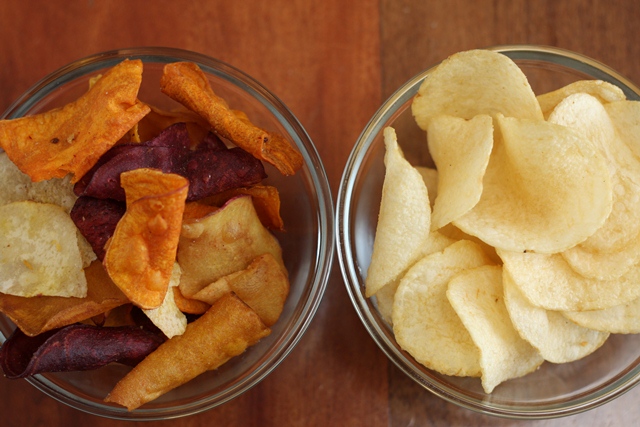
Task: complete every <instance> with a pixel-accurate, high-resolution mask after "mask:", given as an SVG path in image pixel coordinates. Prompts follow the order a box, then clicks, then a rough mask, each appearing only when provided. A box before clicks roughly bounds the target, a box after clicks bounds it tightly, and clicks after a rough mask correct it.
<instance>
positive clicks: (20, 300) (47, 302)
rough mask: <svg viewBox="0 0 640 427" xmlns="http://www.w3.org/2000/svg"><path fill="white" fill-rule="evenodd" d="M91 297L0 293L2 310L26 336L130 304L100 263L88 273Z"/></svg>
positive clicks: (96, 263)
mask: <svg viewBox="0 0 640 427" xmlns="http://www.w3.org/2000/svg"><path fill="white" fill-rule="evenodd" d="M84 273H85V276H86V278H87V296H86V297H84V298H67V297H52V296H36V297H30V298H25V297H18V296H14V295H7V294H0V311H1V312H2V313H4V314H5V315H6V316H7V317H8V318H10V319H11V320H12V321H13V323H15V324H16V326H18V328H20V329H21V330H22V332H24V333H25V334H26V335H29V336H36V335H38V334H41V333H42V332H46V331H50V330H52V329H56V328H60V327H62V326H67V325H70V324H72V323H76V322H80V321H82V320H85V319H89V318H91V317H93V316H97V315H99V314H102V313H105V312H107V311H109V310H111V309H113V308H115V307H118V306H121V305H124V304H127V303H128V302H129V300H128V299H127V297H126V296H125V295H124V294H123V293H122V292H121V291H120V289H118V287H117V286H115V285H114V284H113V282H112V281H111V279H110V278H109V276H108V275H107V273H106V272H105V271H104V268H103V267H102V264H101V263H100V262H99V261H95V262H93V263H91V265H90V266H89V267H87V268H86V269H85V271H84Z"/></svg>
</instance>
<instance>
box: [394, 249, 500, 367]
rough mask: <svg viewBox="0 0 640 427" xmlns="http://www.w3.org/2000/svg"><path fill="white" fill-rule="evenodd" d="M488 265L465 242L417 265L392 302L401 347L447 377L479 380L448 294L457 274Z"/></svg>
mask: <svg viewBox="0 0 640 427" xmlns="http://www.w3.org/2000/svg"><path fill="white" fill-rule="evenodd" d="M489 262H490V261H489V259H488V258H487V256H486V255H485V254H484V252H483V251H482V249H480V247H479V246H478V245H476V244H475V243H473V242H470V241H466V240H461V241H459V242H456V243H454V244H452V245H450V246H448V247H447V248H446V249H444V251H442V252H437V253H434V254H431V255H428V256H426V257H424V258H422V259H421V260H419V261H418V262H417V263H415V264H414V265H413V266H412V267H411V268H410V269H409V270H408V271H407V273H406V274H405V275H404V276H403V277H402V279H401V280H400V284H399V285H398V289H397V291H396V293H395V299H394V303H393V312H392V320H393V332H394V334H395V337H396V341H397V342H398V344H399V345H400V347H402V348H403V349H404V350H405V351H407V352H408V353H409V354H411V355H412V356H413V358H414V359H416V360H417V361H418V362H419V363H421V364H423V365H424V366H426V367H427V368H429V369H433V370H435V371H438V372H440V373H442V374H444V375H457V376H479V375H480V365H479V354H478V350H477V348H476V346H475V344H474V343H473V341H472V340H471V336H470V335H469V333H468V332H467V330H466V329H465V327H464V325H463V324H462V322H460V318H459V317H458V315H456V313H455V311H453V308H452V307H451V305H450V304H449V302H448V301H447V295H446V292H447V285H448V283H449V280H451V278H452V277H453V276H454V275H455V274H457V273H459V272H462V271H465V270H467V269H470V268H475V267H479V266H482V265H486V264H488V263H489Z"/></svg>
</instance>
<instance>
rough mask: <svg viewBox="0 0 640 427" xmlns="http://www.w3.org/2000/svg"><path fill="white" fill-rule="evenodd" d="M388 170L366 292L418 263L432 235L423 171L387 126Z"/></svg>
mask: <svg viewBox="0 0 640 427" xmlns="http://www.w3.org/2000/svg"><path fill="white" fill-rule="evenodd" d="M383 132H384V143H385V147H386V153H385V157H384V162H385V167H386V172H385V178H384V183H383V186H382V201H381V202H380V212H379V215H378V225H377V228H376V238H375V241H374V244H373V254H372V256H371V264H370V265H369V270H368V271H367V278H366V282H365V283H366V295H367V297H370V296H372V295H375V293H376V292H378V291H379V290H380V289H382V288H383V287H384V286H386V285H387V284H389V283H391V282H394V281H396V280H398V279H399V278H400V276H401V275H402V274H403V273H404V272H405V271H406V270H407V268H409V267H410V266H411V265H412V264H413V263H414V262H416V261H417V260H418V259H419V257H420V255H421V248H422V246H423V245H424V244H425V243H426V241H427V239H428V237H429V229H430V226H431V205H430V203H429V194H428V193H427V187H426V185H425V183H424V181H423V180H422V176H420V173H419V172H418V171H417V170H416V169H415V168H414V167H413V166H411V165H410V164H409V162H408V161H407V160H406V159H405V158H404V154H403V153H402V149H401V148H400V146H399V145H398V141H397V138H396V133H395V130H394V129H393V128H385V129H384V131H383Z"/></svg>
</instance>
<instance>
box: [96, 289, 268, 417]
mask: <svg viewBox="0 0 640 427" xmlns="http://www.w3.org/2000/svg"><path fill="white" fill-rule="evenodd" d="M270 332H271V331H270V330H269V328H267V327H266V326H265V325H264V324H263V323H262V321H261V320H260V317H258V315H257V314H256V313H255V312H254V311H253V310H251V309H250V308H249V307H248V306H247V305H246V304H244V303H243V302H242V301H240V299H238V298H237V297H236V296H234V295H233V294H227V295H226V296H225V297H223V298H221V299H219V300H218V301H216V303H215V304H214V305H213V306H212V307H211V309H209V310H208V311H207V312H206V313H205V314H203V315H202V316H201V317H200V318H198V319H197V320H195V321H194V322H191V323H189V324H188V325H187V329H186V331H185V332H184V334H182V335H177V336H175V337H173V338H171V339H170V340H168V341H166V342H165V343H164V344H162V345H161V346H160V347H158V349H157V350H156V351H154V352H153V353H151V354H150V355H149V356H147V357H146V358H145V359H144V360H143V361H142V362H140V363H139V364H138V365H137V366H136V367H135V368H133V370H131V372H129V373H128V374H127V375H125V376H124V378H122V379H121V380H120V381H119V382H118V383H117V384H116V386H115V387H114V388H113V390H111V392H110V393H109V395H108V396H107V397H106V399H105V401H106V402H113V403H117V404H119V405H122V406H124V407H126V408H127V409H128V410H129V411H132V410H134V409H136V408H138V407H140V406H141V405H143V404H145V403H146V402H149V401H151V400H153V399H155V398H157V397H159V396H161V395H163V394H165V393H167V392H168V391H170V390H172V389H174V388H176V387H178V386H180V385H182V384H184V383H186V382H187V381H189V380H191V379H193V378H195V377H197V376H198V375H200V374H202V373H203V372H206V371H210V370H215V369H217V368H218V367H219V366H220V365H222V364H223V363H225V362H226V361H227V360H229V359H231V358H232V357H234V356H238V355H239V354H241V353H243V352H244V351H245V350H246V349H247V347H249V346H251V345H253V344H255V343H256V342H258V341H259V340H260V339H261V338H264V337H265V336H267V335H269V333H270Z"/></svg>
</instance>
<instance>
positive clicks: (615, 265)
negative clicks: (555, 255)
mask: <svg viewBox="0 0 640 427" xmlns="http://www.w3.org/2000/svg"><path fill="white" fill-rule="evenodd" d="M561 255H562V257H563V258H564V259H565V261H566V262H567V263H568V264H569V265H570V266H571V268H572V269H573V270H574V271H575V272H576V273H578V274H580V275H581V276H584V277H586V278H589V279H598V280H616V279H618V278H620V277H622V276H623V275H625V274H627V272H628V271H629V270H630V269H631V268H632V267H634V266H635V265H637V264H638V262H640V236H637V237H636V238H635V239H634V240H632V241H631V242H630V243H629V244H628V245H627V246H625V247H624V248H622V249H620V250H617V251H615V252H600V251H594V250H590V249H585V248H584V246H582V245H577V246H574V247H573V248H570V249H567V250H566V251H564V252H562V253H561Z"/></svg>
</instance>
